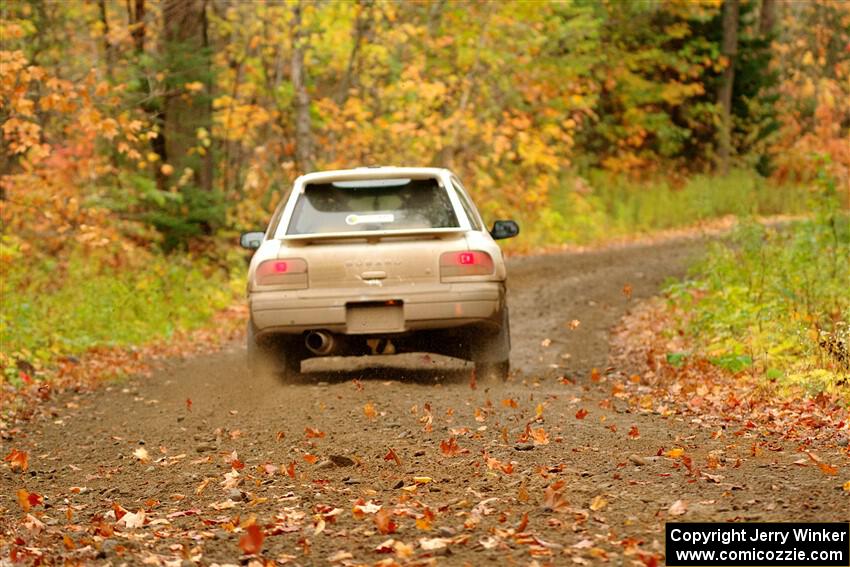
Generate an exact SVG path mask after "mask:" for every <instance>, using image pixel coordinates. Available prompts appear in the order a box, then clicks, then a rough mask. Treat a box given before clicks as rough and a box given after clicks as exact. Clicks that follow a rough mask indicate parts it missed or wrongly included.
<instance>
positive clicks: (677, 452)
mask: <svg viewBox="0 0 850 567" xmlns="http://www.w3.org/2000/svg"><path fill="white" fill-rule="evenodd" d="M665 454H666V455H667V456H668V457H670V458H671V459H678V458H679V457H681V456H682V455H684V454H685V450H684V449H682V448H681V447H676V448H674V449H670V450H669V451H667V453H665Z"/></svg>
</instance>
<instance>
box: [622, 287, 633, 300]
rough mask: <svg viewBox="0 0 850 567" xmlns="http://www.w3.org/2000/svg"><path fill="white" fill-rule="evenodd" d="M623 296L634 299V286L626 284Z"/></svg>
mask: <svg viewBox="0 0 850 567" xmlns="http://www.w3.org/2000/svg"><path fill="white" fill-rule="evenodd" d="M623 295H625V296H626V299H631V298H632V286H631V284H626V285H624V286H623Z"/></svg>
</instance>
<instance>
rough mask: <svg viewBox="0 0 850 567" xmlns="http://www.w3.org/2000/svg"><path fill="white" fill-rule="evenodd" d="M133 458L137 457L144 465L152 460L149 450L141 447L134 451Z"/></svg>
mask: <svg viewBox="0 0 850 567" xmlns="http://www.w3.org/2000/svg"><path fill="white" fill-rule="evenodd" d="M133 456H134V457H136V458H137V459H138V460H139V461H140V462H142V463H148V462H150V460H151V458H150V455H148V450H147V449H145V448H144V447H139V448H138V449H136V450H135V451H133Z"/></svg>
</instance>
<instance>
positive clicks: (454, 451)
mask: <svg viewBox="0 0 850 567" xmlns="http://www.w3.org/2000/svg"><path fill="white" fill-rule="evenodd" d="M440 451H441V452H442V453H443V454H444V455H445V456H447V457H454V456H456V455H458V454H459V453H460V447H458V444H457V439H455V437H454V436H451V437H449V438H448V439H445V440H443V441H440Z"/></svg>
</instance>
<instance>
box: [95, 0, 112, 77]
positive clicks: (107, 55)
mask: <svg viewBox="0 0 850 567" xmlns="http://www.w3.org/2000/svg"><path fill="white" fill-rule="evenodd" d="M97 5H98V8H99V9H100V22H101V23H102V24H103V59H104V61H105V62H106V78H107V79H109V81H110V82H112V76H113V75H112V68H113V67H114V66H115V54H114V53H113V50H112V45H111V44H110V43H109V14H108V13H107V12H106V0H98V2H97Z"/></svg>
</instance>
